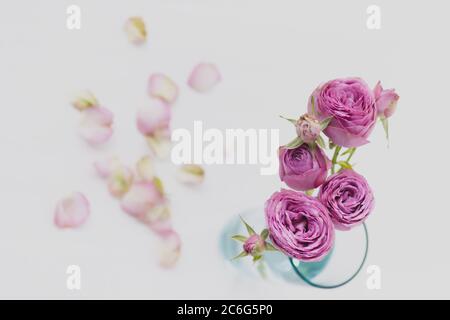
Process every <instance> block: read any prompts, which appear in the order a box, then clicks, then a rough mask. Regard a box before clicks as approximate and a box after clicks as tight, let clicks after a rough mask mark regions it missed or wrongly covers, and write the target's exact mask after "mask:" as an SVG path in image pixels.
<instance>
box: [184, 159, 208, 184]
mask: <svg viewBox="0 0 450 320" xmlns="http://www.w3.org/2000/svg"><path fill="white" fill-rule="evenodd" d="M204 179H205V170H204V169H203V168H202V167H201V166H199V165H197V164H185V165H182V166H181V167H180V168H179V169H178V180H179V181H180V182H182V183H185V184H191V185H197V184H201V183H202V182H203V180H204Z"/></svg>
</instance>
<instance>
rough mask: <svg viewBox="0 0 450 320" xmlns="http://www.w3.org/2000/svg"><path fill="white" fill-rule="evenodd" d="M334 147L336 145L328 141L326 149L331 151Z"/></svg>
mask: <svg viewBox="0 0 450 320" xmlns="http://www.w3.org/2000/svg"><path fill="white" fill-rule="evenodd" d="M334 147H336V145H335V144H334V142H333V141H331V139H328V148H329V149H330V150H333V149H334Z"/></svg>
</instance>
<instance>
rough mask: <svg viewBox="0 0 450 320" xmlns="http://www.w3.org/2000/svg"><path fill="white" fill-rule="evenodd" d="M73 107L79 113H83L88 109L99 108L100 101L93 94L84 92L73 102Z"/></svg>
mask: <svg viewBox="0 0 450 320" xmlns="http://www.w3.org/2000/svg"><path fill="white" fill-rule="evenodd" d="M72 105H73V106H74V107H75V108H76V109H78V110H79V111H83V110H86V109H88V108H92V107H97V106H98V101H97V98H96V97H95V96H94V94H93V93H92V92H90V91H84V92H81V93H80V94H78V95H77V96H76V97H75V98H74V99H73V100H72Z"/></svg>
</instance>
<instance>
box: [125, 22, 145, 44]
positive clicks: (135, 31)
mask: <svg viewBox="0 0 450 320" xmlns="http://www.w3.org/2000/svg"><path fill="white" fill-rule="evenodd" d="M125 33H126V34H127V36H128V40H130V42H131V43H134V44H142V43H144V42H145V40H146V39H147V30H146V28H145V23H144V21H143V20H142V18H140V17H131V18H129V19H128V20H127V21H126V23H125Z"/></svg>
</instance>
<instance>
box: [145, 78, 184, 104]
mask: <svg viewBox="0 0 450 320" xmlns="http://www.w3.org/2000/svg"><path fill="white" fill-rule="evenodd" d="M148 93H149V95H150V96H151V97H154V98H159V99H162V100H164V101H165V102H167V103H169V104H172V103H174V102H175V101H176V100H177V98H178V87H177V85H176V84H175V83H174V82H173V81H172V80H171V79H170V78H169V77H167V76H165V75H163V74H161V73H155V74H152V75H151V76H150V78H149V81H148Z"/></svg>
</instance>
